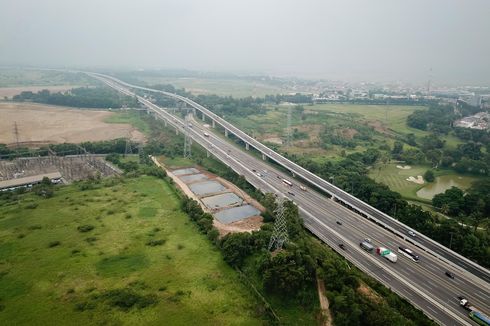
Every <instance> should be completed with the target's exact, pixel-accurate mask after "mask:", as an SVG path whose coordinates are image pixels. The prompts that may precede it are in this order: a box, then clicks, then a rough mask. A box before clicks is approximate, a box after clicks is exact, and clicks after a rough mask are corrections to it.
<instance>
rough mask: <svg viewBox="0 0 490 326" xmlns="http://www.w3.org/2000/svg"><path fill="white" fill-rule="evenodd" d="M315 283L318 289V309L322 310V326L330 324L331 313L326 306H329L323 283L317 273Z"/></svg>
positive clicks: (330, 325) (329, 325)
mask: <svg viewBox="0 0 490 326" xmlns="http://www.w3.org/2000/svg"><path fill="white" fill-rule="evenodd" d="M316 284H317V289H318V300H319V301H320V309H321V311H322V317H323V318H322V324H321V325H322V326H332V315H331V314H330V310H329V309H328V307H329V306H330V304H329V302H328V298H327V295H326V293H325V283H324V282H323V280H322V279H320V278H319V277H318V275H317V277H316Z"/></svg>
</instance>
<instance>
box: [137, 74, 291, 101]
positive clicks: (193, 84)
mask: <svg viewBox="0 0 490 326" xmlns="http://www.w3.org/2000/svg"><path fill="white" fill-rule="evenodd" d="M138 79H140V80H142V81H144V82H146V83H149V84H172V85H173V86H175V87H176V88H185V89H186V90H187V91H189V92H191V93H193V94H195V95H199V94H216V95H220V96H233V97H237V98H240V97H247V96H256V97H263V96H265V95H271V94H278V93H283V92H284V91H285V90H283V89H281V88H280V87H278V86H273V85H268V84H265V83H260V82H254V81H251V80H250V81H249V80H244V79H238V78H229V79H228V78H216V79H211V78H193V77H186V78H176V77H174V78H170V77H168V78H167V77H138Z"/></svg>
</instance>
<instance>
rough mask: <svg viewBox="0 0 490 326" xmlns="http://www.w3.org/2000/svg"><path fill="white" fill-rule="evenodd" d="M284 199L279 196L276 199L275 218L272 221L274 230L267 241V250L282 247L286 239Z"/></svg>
mask: <svg viewBox="0 0 490 326" xmlns="http://www.w3.org/2000/svg"><path fill="white" fill-rule="evenodd" d="M285 201H286V199H285V198H284V197H279V198H277V200H276V203H277V207H276V209H275V210H274V214H275V216H276V220H275V221H274V230H273V231H272V236H271V240H270V241H269V248H268V250H271V249H273V250H278V249H282V246H283V245H284V243H285V242H287V241H288V229H287V222H286V216H284V204H285Z"/></svg>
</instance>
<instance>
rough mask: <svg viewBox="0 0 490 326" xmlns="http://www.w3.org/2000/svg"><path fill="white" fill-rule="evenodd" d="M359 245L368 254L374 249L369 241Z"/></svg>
mask: <svg viewBox="0 0 490 326" xmlns="http://www.w3.org/2000/svg"><path fill="white" fill-rule="evenodd" d="M359 245H360V246H361V248H362V249H364V250H366V251H368V252H371V251H373V249H374V247H373V245H372V244H370V243H369V242H367V241H362V242H361V243H359Z"/></svg>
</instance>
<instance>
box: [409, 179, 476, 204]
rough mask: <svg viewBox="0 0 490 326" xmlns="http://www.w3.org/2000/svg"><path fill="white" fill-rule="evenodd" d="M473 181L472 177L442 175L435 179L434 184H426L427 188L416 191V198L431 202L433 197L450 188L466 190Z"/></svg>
mask: <svg viewBox="0 0 490 326" xmlns="http://www.w3.org/2000/svg"><path fill="white" fill-rule="evenodd" d="M475 180H476V178H473V177H462V176H457V175H442V176H440V177H436V180H435V181H434V182H431V183H429V184H427V186H425V187H423V188H422V189H420V190H419V191H417V196H418V197H420V198H424V199H429V200H431V199H432V198H433V197H434V196H435V195H437V194H440V193H443V192H444V191H446V190H448V189H450V188H451V187H458V188H460V189H463V190H465V189H468V188H469V187H470V186H471V183H472V182H473V181H475Z"/></svg>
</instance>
